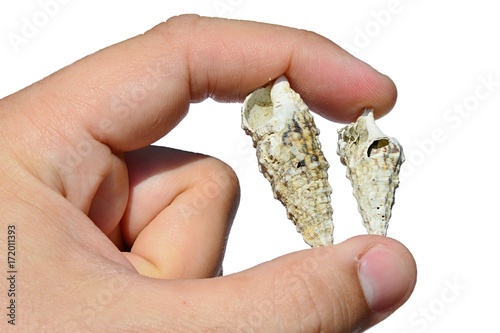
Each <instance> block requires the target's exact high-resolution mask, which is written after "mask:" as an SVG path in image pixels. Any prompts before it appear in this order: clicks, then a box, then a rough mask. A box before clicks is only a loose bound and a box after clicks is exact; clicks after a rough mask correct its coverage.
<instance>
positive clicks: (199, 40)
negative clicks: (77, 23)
mask: <svg viewBox="0 0 500 333" xmlns="http://www.w3.org/2000/svg"><path fill="white" fill-rule="evenodd" d="M282 74H285V75H286V76H287V77H288V79H289V80H290V82H291V85H292V87H293V89H294V90H296V91H297V92H299V93H300V94H301V96H302V98H303V99H304V101H305V102H306V103H307V104H308V105H309V106H310V107H311V109H312V110H313V111H315V112H317V113H319V114H321V115H322V116H324V117H326V118H328V119H331V120H335V121H341V122H346V121H351V120H354V119H355V118H356V117H357V116H359V114H360V112H361V110H362V109H364V108H365V107H373V108H374V109H375V110H376V112H377V113H378V115H381V114H384V113H386V112H388V111H389V110H390V109H391V108H392V107H393V105H394V103H395V100H396V88H395V86H394V84H393V82H392V81H391V80H390V79H389V78H388V77H387V76H385V75H382V74H380V73H378V72H377V71H375V70H374V69H373V68H371V67H370V66H368V65H367V64H365V63H363V62H361V61H360V60H358V59H356V58H354V57H352V56H351V55H349V54H348V53H347V52H345V51H344V50H342V49H341V48H340V47H338V46H337V45H335V44H334V43H333V42H331V41H329V40H327V39H325V38H323V37H321V36H319V35H317V34H314V33H312V32H307V31H302V30H296V29H291V28H286V27H281V26H275V25H269V24H261V23H254V22H243V21H230V20H225V19H213V18H202V17H198V16H194V15H186V16H179V17H175V18H171V19H170V20H168V21H167V22H165V23H162V24H160V25H158V26H156V27H155V28H153V29H152V30H150V31H148V32H147V33H145V34H143V35H140V36H137V37H135V38H132V39H129V40H127V41H124V42H122V43H119V44H116V45H114V46H111V47H109V48H106V49H104V50H101V51H99V52H97V53H95V54H93V55H91V56H88V57H86V58H84V59H82V60H80V61H78V62H76V63H75V64H73V65H71V66H68V67H66V68H64V69H63V70H61V71H59V72H57V73H55V74H53V75H51V76H49V77H47V78H46V79H44V80H42V81H41V82H40V83H39V84H36V85H34V86H32V87H29V88H27V90H26V91H25V92H24V93H29V94H30V98H29V99H23V100H21V99H19V100H18V101H16V102H18V103H17V106H20V105H19V103H21V104H22V103H29V105H26V106H27V107H26V108H23V107H20V108H19V110H26V111H24V112H29V113H30V118H32V117H36V118H37V121H40V122H42V123H43V122H45V121H50V122H51V123H52V124H51V127H52V126H57V123H58V122H61V124H60V125H61V126H59V128H60V131H64V130H65V129H66V130H74V129H75V128H82V127H83V128H84V129H85V130H86V131H87V132H88V133H89V134H90V135H92V136H93V137H94V138H96V139H98V140H99V141H101V142H103V143H105V144H107V145H109V146H110V147H111V149H112V150H114V151H130V150H134V149H137V148H140V147H143V146H146V145H148V144H150V143H152V142H154V141H156V140H157V139H159V138H161V137H162V136H163V135H165V134H166V133H167V132H168V131H170V130H171V129H172V128H173V127H174V126H175V125H176V124H177V123H178V122H179V121H180V120H181V119H182V117H183V116H184V115H185V114H186V112H187V110H188V108H189V104H190V103H191V102H196V101H200V100H203V99H205V98H207V97H212V98H214V99H216V100H221V101H238V100H242V99H243V98H244V97H245V96H246V95H247V94H248V93H250V92H251V91H253V90H254V89H256V88H258V87H260V86H262V85H264V84H266V83H267V82H269V81H270V80H273V79H275V78H277V77H278V76H280V75H282ZM48 98H49V99H50V100H51V102H52V103H50V105H49V103H47V102H46V100H47V99H48ZM36 101H40V102H41V103H39V104H40V107H38V108H35V109H33V108H32V107H30V106H32V105H33V103H34V102H36ZM42 101H45V102H42ZM44 106H47V107H44ZM54 106H55V107H54ZM21 112H23V111H21ZM47 116H49V117H47ZM68 123H70V124H72V125H73V126H68Z"/></svg>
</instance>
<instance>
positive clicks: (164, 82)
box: [0, 16, 416, 332]
mask: <svg viewBox="0 0 500 333" xmlns="http://www.w3.org/2000/svg"><path fill="white" fill-rule="evenodd" d="M282 74H285V75H286V76H287V77H288V78H289V80H290V82H291V84H292V86H293V87H294V89H295V90H296V91H298V92H299V93H301V95H302V97H303V99H304V100H305V102H306V103H308V105H310V106H311V107H312V108H313V109H314V111H316V112H318V113H320V114H321V115H322V116H324V117H327V118H329V119H331V120H335V121H344V122H346V121H352V120H354V119H355V118H356V117H357V116H358V115H359V114H360V112H361V111H362V110H363V108H364V107H367V106H370V107H374V108H375V110H377V112H378V116H380V115H382V114H384V113H386V112H388V111H389V110H390V109H391V108H392V107H393V105H394V103H395V99H396V89H395V86H394V84H393V83H392V81H391V80H390V79H389V78H387V77H386V76H384V75H382V74H380V73H378V72H376V71H375V70H373V69H372V68H371V67H369V66H368V65H366V64H364V63H362V62H361V61H359V60H357V59H355V58H353V57H352V56H350V55H349V54H348V53H346V52H345V51H343V50H342V49H340V48H339V47H338V46H336V45H335V44H333V43H332V42H330V41H328V40H327V39H325V38H322V37H320V36H318V35H316V34H313V33H311V32H306V31H299V30H294V29H289V28H285V27H278V26H271V25H265V24H258V23H252V22H236V21H228V20H221V19H208V18H199V17H195V16H181V17H176V18H172V19H170V20H168V21H167V22H166V23H163V24H160V25H158V26H157V27H155V28H154V29H152V30H151V31H149V32H147V33H146V34H144V35H141V36H138V37H135V38H132V39H130V40H127V41H125V42H122V43H120V44H117V45H114V46H112V47H109V48H107V49H104V50H102V51H100V52H97V53H96V54H93V55H91V56H88V57H86V58H84V59H82V60H80V61H78V62H76V63H75V64H72V65H71V66H69V67H67V68H64V69H62V70H60V71H59V72H57V73H55V74H53V75H51V76H49V77H47V78H45V79H43V80H42V81H40V82H38V83H36V84H33V85H31V86H30V87H27V88H25V89H24V90H22V91H20V92H18V93H16V94H14V95H11V96H8V97H6V98H4V99H3V100H0V127H1V128H2V130H1V131H0V144H1V146H0V147H1V148H0V161H1V163H0V181H1V184H2V186H1V187H0V200H1V206H0V216H1V224H2V227H1V230H3V231H2V232H5V230H7V225H14V226H15V230H16V233H17V238H16V248H17V249H18V252H17V253H18V255H17V263H16V265H18V270H19V274H18V275H17V276H16V279H17V280H16V286H17V288H18V293H17V296H16V297H18V298H17V304H18V307H17V313H18V318H17V321H16V326H15V327H13V326H12V325H9V324H7V323H6V320H5V316H4V318H3V319H2V323H1V325H5V327H6V329H7V330H9V329H14V328H18V329H20V330H21V331H23V332H40V331H47V332H48V331H50V332H90V331H92V332H94V331H95V332H125V331H126V332H132V331H134V332H135V331H137V332H159V331H162V332H163V331H164V332H191V331H194V332H198V331H200V332H201V331H203V332H251V331H255V332H299V331H300V332H319V331H321V332H354V331H356V332H360V331H362V330H365V329H367V328H368V327H370V326H372V325H374V324H376V323H378V322H380V321H381V320H383V319H384V318H386V317H387V316H389V315H390V314H391V313H392V312H393V311H394V310H395V309H397V308H398V307H399V306H400V305H401V304H403V303H404V302H405V301H406V300H407V298H408V297H409V295H410V294H411V292H412V290H413V287H414V284H415V280H416V268H415V263H414V260H413V258H412V256H411V254H410V253H409V252H408V250H407V249H406V248H405V247H404V246H403V245H401V244H400V243H398V242H396V241H395V240H392V239H390V238H384V237H380V236H360V237H355V238H352V239H350V240H348V241H345V242H344V243H342V244H338V245H335V246H331V247H325V248H316V249H310V250H306V251H301V252H297V253H293V254H289V255H286V256H284V257H281V258H277V259H275V260H273V261H271V262H267V263H264V264H261V265H259V266H257V267H254V268H252V269H249V270H247V271H244V272H241V273H238V274H233V275H230V276H225V277H217V276H219V275H220V272H221V261H222V257H223V253H224V247H225V241H226V239H227V236H228V232H229V229H230V225H231V223H232V220H233V218H234V214H235V211H236V208H237V205H238V199H239V196H238V193H239V188H238V181H237V178H236V176H235V175H234V173H233V172H232V170H231V169H230V168H229V167H228V166H226V165H225V164H224V163H222V162H220V161H218V160H216V159H214V158H211V157H208V156H203V155H198V154H192V153H187V152H182V151H178V150H174V149H169V148H163V147H152V146H149V145H150V144H151V143H152V142H154V141H156V140H157V139H159V138H161V137H162V136H164V135H165V134H167V133H168V132H169V131H170V130H171V129H172V128H173V127H175V126H176V124H177V123H178V122H179V121H181V120H182V117H183V116H184V115H185V114H186V112H187V110H188V107H189V104H190V102H194V101H200V100H203V99H205V98H207V97H212V98H214V99H216V100H220V101H241V100H242V99H243V98H244V97H245V96H246V95H247V94H248V93H250V92H251V91H253V90H254V89H256V88H258V87H260V86H263V85H264V84H266V83H267V82H268V80H269V79H274V78H276V77H278V76H280V75H282ZM236 112H237V111H236ZM214 126H216V125H215V124H214ZM235 126H239V124H235ZM207 198H208V199H209V203H210V204H206V202H207ZM257 241H258V240H256V242H257ZM6 242H7V239H6V237H5V236H2V237H0V243H1V244H0V248H2V249H6V248H7V244H6ZM210 277H212V278H210ZM204 278H205V279H204ZM206 278H210V279H206ZM1 280H2V282H1V290H2V293H3V292H4V291H5V290H7V289H8V286H7V282H8V281H6V279H1ZM2 308H4V311H5V304H4V303H2ZM2 327H3V326H2ZM2 331H5V330H4V329H2Z"/></svg>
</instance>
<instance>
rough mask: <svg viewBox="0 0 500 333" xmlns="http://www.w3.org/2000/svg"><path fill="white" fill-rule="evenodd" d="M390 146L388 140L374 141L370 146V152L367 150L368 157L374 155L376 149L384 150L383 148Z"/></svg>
mask: <svg viewBox="0 0 500 333" xmlns="http://www.w3.org/2000/svg"><path fill="white" fill-rule="evenodd" d="M388 145H389V140H388V139H379V140H375V141H373V143H372V144H371V145H370V147H368V150H367V154H368V157H370V155H371V154H372V151H373V150H374V149H380V148H383V147H385V146H388Z"/></svg>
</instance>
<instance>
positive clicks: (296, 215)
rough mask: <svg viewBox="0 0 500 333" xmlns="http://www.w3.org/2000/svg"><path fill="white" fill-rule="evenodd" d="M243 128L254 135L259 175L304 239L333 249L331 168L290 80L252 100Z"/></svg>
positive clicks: (260, 91) (278, 82) (245, 108)
mask: <svg viewBox="0 0 500 333" xmlns="http://www.w3.org/2000/svg"><path fill="white" fill-rule="evenodd" d="M242 128H243V129H244V130H245V132H246V133H247V134H248V135H250V136H251V137H252V140H253V145H254V147H255V148H256V150H257V160H258V164H259V170H260V172H262V174H263V175H264V176H265V178H266V179H267V180H268V181H269V183H270V184H271V187H272V190H273V194H274V197H275V198H276V199H278V200H279V201H280V202H281V203H282V204H283V205H284V206H285V207H286V211H287V216H288V218H289V219H290V220H292V221H293V223H294V224H295V226H296V228H297V231H298V232H300V233H301V234H302V236H303V238H304V241H305V242H306V243H307V244H309V245H310V246H312V247H317V246H326V245H331V244H332V243H333V222H332V214H333V209H332V206H331V203H330V195H331V193H332V189H331V187H330V184H329V182H328V174H327V170H328V167H329V164H328V162H327V161H326V159H325V157H324V155H323V152H322V151H321V144H320V142H319V140H318V135H319V130H318V129H317V128H316V126H315V124H314V119H313V117H312V115H311V113H310V112H309V108H308V107H307V105H306V104H305V103H304V102H303V101H302V99H301V98H300V95H299V94H297V93H296V92H295V91H293V90H292V89H291V88H290V84H289V82H288V80H287V79H286V77H284V76H281V77H279V78H278V79H277V80H276V81H275V82H273V83H270V84H268V85H267V86H265V87H263V88H260V89H257V90H256V91H254V92H252V93H251V94H250V95H248V96H247V98H246V99H245V101H244V103H243V107H242Z"/></svg>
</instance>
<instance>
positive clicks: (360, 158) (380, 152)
mask: <svg viewBox="0 0 500 333" xmlns="http://www.w3.org/2000/svg"><path fill="white" fill-rule="evenodd" d="M338 134H339V139H338V146H337V153H338V155H339V156H340V160H341V162H342V164H344V165H345V166H346V167H347V174H346V176H347V178H349V180H350V181H351V184H352V187H353V194H354V196H355V197H356V200H357V202H358V210H359V212H360V214H361V216H362V218H363V224H364V226H365V228H366V230H367V231H368V233H369V234H378V235H384V236H385V235H386V234H387V228H388V225H389V219H390V218H391V214H392V206H393V205H394V195H395V191H396V188H397V187H398V185H399V170H400V167H401V164H402V163H403V162H404V154H403V148H402V147H401V145H400V144H399V142H398V141H397V140H396V139H394V138H391V137H388V136H386V135H385V134H384V133H382V132H381V131H380V129H379V128H378V127H377V125H376V124H375V119H374V117H373V110H372V109H366V110H365V112H364V113H363V115H361V116H360V117H359V118H358V119H357V121H356V122H355V123H352V124H350V125H347V126H345V127H343V128H341V129H340V130H339V131H338Z"/></svg>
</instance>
